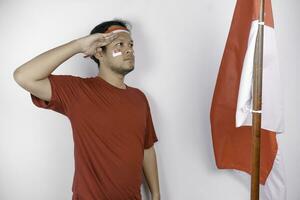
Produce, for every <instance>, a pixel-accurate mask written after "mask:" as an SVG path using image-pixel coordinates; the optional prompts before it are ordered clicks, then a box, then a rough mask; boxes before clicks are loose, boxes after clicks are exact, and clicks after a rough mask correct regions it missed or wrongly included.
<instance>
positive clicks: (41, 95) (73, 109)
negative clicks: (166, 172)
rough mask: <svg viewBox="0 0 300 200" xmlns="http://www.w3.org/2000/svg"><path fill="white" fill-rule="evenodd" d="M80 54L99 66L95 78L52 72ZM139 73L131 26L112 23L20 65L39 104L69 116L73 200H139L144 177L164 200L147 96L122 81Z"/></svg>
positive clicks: (21, 78) (155, 197) (22, 79)
mask: <svg viewBox="0 0 300 200" xmlns="http://www.w3.org/2000/svg"><path fill="white" fill-rule="evenodd" d="M77 53H83V54H85V57H91V58H92V59H93V60H94V61H95V62H97V64H98V67H99V73H98V75H97V76H94V77H88V78H82V77H78V76H73V75H53V74H51V73H52V72H53V71H54V70H55V69H56V68H57V67H58V66H59V65H60V64H61V63H63V62H64V61H66V60H67V59H69V58H70V57H72V56H73V55H75V54H77ZM133 69H134V50H133V40H132V38H131V31H130V24H128V23H127V22H125V21H122V20H113V21H108V22H104V23H101V24H99V25H98V26H96V27H95V28H94V29H93V30H92V31H91V34H90V35H88V36H85V37H82V38H79V39H76V40H72V41H71V42H68V43H66V44H64V45H61V46H59V47H56V48H54V49H51V50H49V51H47V52H44V53H42V54H40V55H38V56H37V57H35V58H33V59H32V60H30V61H28V62H27V63H25V64H23V65H22V66H20V67H19V68H17V69H16V70H15V72H14V79H15V81H16V82H17V83H18V84H19V85H20V86H21V87H23V88H24V89H25V90H27V91H29V92H30V96H31V99H32V102H33V103H34V105H36V106H38V107H40V108H45V109H51V110H54V111H56V112H59V113H61V114H63V115H65V116H67V117H68V118H69V119H70V122H71V125H72V130H73V139H74V140H73V141H74V155H75V173H74V179H73V185H72V191H73V198H72V199H73V200H140V199H141V194H140V186H141V182H142V174H143V172H144V175H145V178H146V180H147V182H148V185H149V188H150V191H151V194H152V200H159V199H160V192H159V181H158V172H157V171H158V170H157V163H156V154H155V149H154V146H153V144H154V143H155V142H156V141H158V139H157V137H156V134H155V130H154V126H153V123H152V118H151V112H150V107H149V103H148V101H147V98H146V96H145V95H144V93H143V92H142V91H140V90H139V89H137V88H134V87H130V86H128V85H126V84H125V83H124V77H125V75H126V74H128V73H129V72H131V71H132V70H133Z"/></svg>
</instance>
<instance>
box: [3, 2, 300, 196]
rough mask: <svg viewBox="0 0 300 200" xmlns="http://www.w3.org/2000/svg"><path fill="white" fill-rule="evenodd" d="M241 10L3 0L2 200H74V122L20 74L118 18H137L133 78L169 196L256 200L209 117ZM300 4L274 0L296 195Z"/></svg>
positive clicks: (87, 71)
mask: <svg viewBox="0 0 300 200" xmlns="http://www.w3.org/2000/svg"><path fill="white" fill-rule="evenodd" d="M234 6H235V1H234V0H226V1H216V0H214V1H212V0H201V1H200V0H197V1H196V0H194V1H192V0H177V1H176V2H175V1H171V0H164V1H162V0H152V1H146V0H127V1H124V0H122V1H121V0H114V1H103V0H97V1H88V0H86V1H58V0H52V1H45V2H43V1H13V0H10V1H8V0H6V1H3V0H1V2H0V27H1V28H0V30H1V34H0V45H1V48H0V64H1V65H0V66H1V73H0V87H1V88H0V89H1V90H0V91H1V98H0V110H1V115H0V117H1V119H0V158H1V159H0V199H1V200H20V199H24V200H53V199H55V200H67V199H71V195H72V194H71V185H72V178H73V173H74V163H73V141H72V135H71V134H72V132H71V126H70V123H69V120H68V119H67V118H66V117H65V116H63V115H61V114H59V113H55V112H53V111H51V110H44V109H39V108H37V107H35V106H34V105H33V104H32V102H31V99H30V95H29V93H28V92H26V91H25V90H23V89H22V88H21V87H20V86H18V85H17V83H16V82H14V80H13V71H14V70H15V69H16V68H17V67H18V66H20V65H21V64H23V63H25V62H26V61H28V60H29V59H31V58H33V57H34V56H37V55H38V54H40V53H42V52H44V51H46V50H48V49H50V48H54V47H56V46H58V45H61V44H64V43H66V42H69V41H70V40H73V39H75V38H78V37H82V36H85V35H87V34H88V33H89V32H90V30H91V29H92V28H93V27H94V26H96V25H97V24H99V23H100V22H102V21H105V20H111V19H112V18H114V17H122V18H125V19H127V20H130V21H131V22H132V24H133V39H134V40H135V51H136V69H135V70H134V71H133V72H132V73H130V74H129V75H128V76H127V77H126V83H127V84H129V85H132V86H135V87H138V88H140V89H142V90H143V91H144V92H145V94H146V95H147V97H148V99H149V101H150V106H151V112H152V115H153V120H154V125H155V129H156V131H157V135H158V138H159V142H158V143H156V145H155V146H156V151H157V157H158V165H159V175H160V186H161V195H162V200H200V199H204V200H209V199H212V200H219V199H222V200H241V199H249V188H248V187H247V183H245V182H243V180H242V179H240V178H239V177H238V176H236V174H235V173H233V172H232V171H231V170H217V169H216V166H215V161H214V155H213V149H212V141H211V133H210V123H209V111H210V104H211V98H212V94H213V89H214V86H215V80H216V77H217V72H218V68H219V64H220V61H221V57H222V54H223V50H224V46H225V42H226V38H227V34H228V31H229V27H230V23H231V19H232V15H233V10H234ZM299 6H300V2H299V1H297V0H285V1H279V0H274V1H273V10H274V18H275V26H276V29H275V30H276V32H277V41H278V48H279V49H278V51H279V55H280V63H281V65H280V67H281V72H282V78H283V86H284V89H285V90H284V100H285V118H286V132H285V133H284V135H281V136H279V137H278V140H279V144H280V145H281V149H282V154H283V156H284V160H285V168H286V173H287V184H288V200H299V199H300V192H299V185H300V156H299V154H298V153H299V150H300V147H299V145H300V133H299V131H298V130H299V129H300V123H299V112H300V109H299V106H298V105H299V104H297V103H298V102H299V100H300V99H299V83H300V81H299V77H298V76H299V69H297V67H299V64H300V62H299V52H300V48H299V46H300V40H299V38H298V37H299V35H300V28H299V22H298V20H299V17H300V14H299ZM41 67H43V66H41ZM97 72H98V71H97V66H96V64H95V63H94V62H93V61H92V60H90V59H84V58H83V54H77V55H76V56H74V57H72V58H71V59H69V60H68V61H67V62H65V63H64V64H63V65H61V66H60V67H59V68H57V70H55V71H54V74H73V75H78V76H82V77H86V76H92V75H95V74H97ZM142 189H143V194H144V191H145V187H142ZM145 199H147V198H145Z"/></svg>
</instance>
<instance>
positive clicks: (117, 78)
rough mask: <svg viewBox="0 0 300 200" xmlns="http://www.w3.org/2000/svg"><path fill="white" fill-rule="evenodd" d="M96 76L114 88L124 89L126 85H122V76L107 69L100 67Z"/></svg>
mask: <svg viewBox="0 0 300 200" xmlns="http://www.w3.org/2000/svg"><path fill="white" fill-rule="evenodd" d="M98 76H99V77H101V78H102V79H103V80H105V81H106V82H108V83H109V84H111V85H113V86H115V87H118V88H121V89H126V85H125V84H124V75H122V74H117V73H115V72H113V71H111V70H109V69H108V68H106V67H103V66H101V67H100V70H99V73H98Z"/></svg>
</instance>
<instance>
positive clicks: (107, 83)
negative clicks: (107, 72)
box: [94, 76, 129, 92]
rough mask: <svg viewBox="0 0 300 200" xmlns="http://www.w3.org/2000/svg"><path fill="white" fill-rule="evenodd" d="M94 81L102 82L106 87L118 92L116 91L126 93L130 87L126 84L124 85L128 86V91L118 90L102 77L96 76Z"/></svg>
mask: <svg viewBox="0 0 300 200" xmlns="http://www.w3.org/2000/svg"><path fill="white" fill-rule="evenodd" d="M94 79H96V80H100V82H102V83H103V85H104V86H105V87H107V88H111V89H113V90H116V91H120V92H126V91H128V90H129V86H128V85H127V84H125V83H124V84H125V86H126V89H122V88H118V87H117V86H114V85H112V84H110V83H109V82H107V81H106V80H104V79H103V78H102V77H100V76H95V77H94Z"/></svg>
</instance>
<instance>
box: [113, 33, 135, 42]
mask: <svg viewBox="0 0 300 200" xmlns="http://www.w3.org/2000/svg"><path fill="white" fill-rule="evenodd" d="M116 34H117V38H116V39H115V40H114V41H120V40H121V41H133V39H132V38H131V35H130V34H129V33H126V32H119V33H116Z"/></svg>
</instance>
